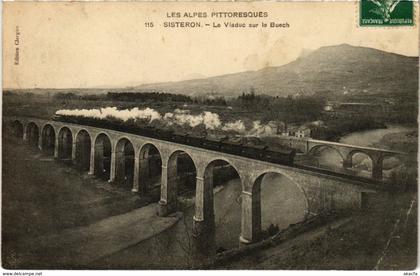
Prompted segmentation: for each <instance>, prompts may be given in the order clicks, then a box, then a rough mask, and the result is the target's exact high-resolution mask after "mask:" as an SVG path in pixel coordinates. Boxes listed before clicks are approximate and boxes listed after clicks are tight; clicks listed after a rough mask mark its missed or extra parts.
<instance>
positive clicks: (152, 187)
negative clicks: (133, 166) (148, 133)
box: [138, 143, 162, 197]
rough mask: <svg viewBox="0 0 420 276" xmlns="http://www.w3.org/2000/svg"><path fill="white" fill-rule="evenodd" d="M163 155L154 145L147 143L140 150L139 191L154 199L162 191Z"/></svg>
mask: <svg viewBox="0 0 420 276" xmlns="http://www.w3.org/2000/svg"><path fill="white" fill-rule="evenodd" d="M161 178H162V154H161V153H160V151H159V149H158V148H157V147H156V146H155V145H154V144H153V143H146V144H144V145H142V146H141V148H140V150H139V179H138V183H139V189H140V190H141V192H142V193H143V194H145V193H147V194H149V195H152V197H154V195H155V191H157V193H156V194H157V195H158V194H159V191H160V183H161Z"/></svg>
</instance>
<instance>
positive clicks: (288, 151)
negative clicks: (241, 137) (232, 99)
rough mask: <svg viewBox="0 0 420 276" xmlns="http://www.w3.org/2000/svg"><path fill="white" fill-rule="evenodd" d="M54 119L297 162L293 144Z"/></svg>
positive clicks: (61, 117)
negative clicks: (264, 143) (270, 143)
mask: <svg viewBox="0 0 420 276" xmlns="http://www.w3.org/2000/svg"><path fill="white" fill-rule="evenodd" d="M52 119H53V120H54V121H60V122H66V123H72V124H79V125H86V126H92V127H98V128H104V129H110V130H116V131H121V132H127V133H131V134H136V135H140V136H145V137H150V138H155V139H160V140H165V141H170V142H174V143H178V144H184V145H189V146H195V147H199V148H204V149H208V150H213V151H219V152H224V153H228V154H233V155H239V156H243V157H248V158H253V159H258V160H262V161H267V162H271V163H277V164H282V165H290V166H291V165H293V161H294V158H295V155H296V150H295V149H292V148H289V147H272V146H270V147H269V146H266V145H255V144H252V143H242V142H241V141H234V140H230V139H229V138H228V137H223V138H220V139H215V138H211V137H206V136H197V135H194V134H189V133H184V132H180V131H173V130H169V129H162V128H155V127H152V126H138V125H135V124H134V123H133V122H125V123H124V124H122V123H121V122H120V121H113V120H103V119H95V118H87V117H82V116H65V115H55V116H54V117H53V118H52Z"/></svg>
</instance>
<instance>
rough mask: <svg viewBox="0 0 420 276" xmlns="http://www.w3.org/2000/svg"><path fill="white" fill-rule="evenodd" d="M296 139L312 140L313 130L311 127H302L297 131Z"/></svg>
mask: <svg viewBox="0 0 420 276" xmlns="http://www.w3.org/2000/svg"><path fill="white" fill-rule="evenodd" d="M295 137H298V138H310V137H311V129H310V128H309V127H300V128H298V129H297V130H296V131H295Z"/></svg>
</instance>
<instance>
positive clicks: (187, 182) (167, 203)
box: [159, 150, 197, 216]
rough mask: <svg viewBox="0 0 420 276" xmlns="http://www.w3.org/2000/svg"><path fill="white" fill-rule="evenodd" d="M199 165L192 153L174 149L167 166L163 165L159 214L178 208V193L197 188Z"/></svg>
mask: <svg viewBox="0 0 420 276" xmlns="http://www.w3.org/2000/svg"><path fill="white" fill-rule="evenodd" d="M196 176H197V166H196V163H195V162H194V160H193V158H192V157H191V155H190V154H189V153H187V152H185V151H183V150H175V151H173V152H172V153H171V154H170V155H169V158H168V161H167V163H166V166H165V165H163V166H162V185H161V195H160V202H159V204H160V208H159V215H161V216H165V215H167V214H169V213H172V212H174V211H176V210H177V206H178V194H181V193H184V194H186V193H188V192H191V190H188V189H192V190H195V188H196V187H195V184H196Z"/></svg>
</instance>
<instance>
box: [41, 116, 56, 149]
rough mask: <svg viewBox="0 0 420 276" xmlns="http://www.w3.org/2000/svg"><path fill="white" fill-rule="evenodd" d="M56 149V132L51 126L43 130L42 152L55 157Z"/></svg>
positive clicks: (47, 125)
mask: <svg viewBox="0 0 420 276" xmlns="http://www.w3.org/2000/svg"><path fill="white" fill-rule="evenodd" d="M54 148H55V130H54V127H53V126H52V125H50V124H46V125H44V127H43V128H42V150H43V151H44V152H46V153H47V154H48V155H54Z"/></svg>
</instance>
